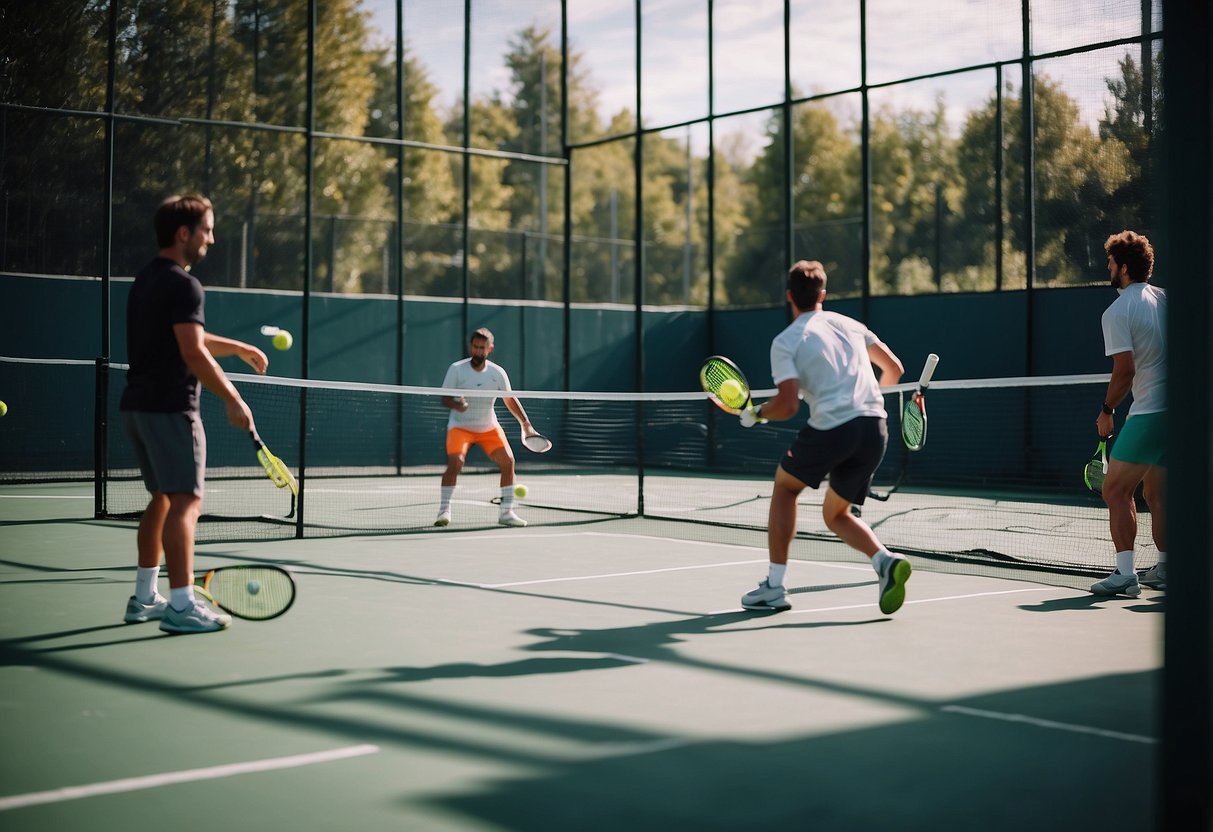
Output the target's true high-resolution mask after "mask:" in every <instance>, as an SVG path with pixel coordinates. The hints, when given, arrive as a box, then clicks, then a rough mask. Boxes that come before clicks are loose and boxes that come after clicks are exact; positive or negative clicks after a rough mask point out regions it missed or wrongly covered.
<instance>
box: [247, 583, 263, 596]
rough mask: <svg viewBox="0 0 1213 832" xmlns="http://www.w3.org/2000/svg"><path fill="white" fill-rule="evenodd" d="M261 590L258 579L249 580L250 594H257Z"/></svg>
mask: <svg viewBox="0 0 1213 832" xmlns="http://www.w3.org/2000/svg"><path fill="white" fill-rule="evenodd" d="M260 591H261V584H259V583H257V582H256V581H249V582H248V594H249V595H256V594H257V593H258V592H260Z"/></svg>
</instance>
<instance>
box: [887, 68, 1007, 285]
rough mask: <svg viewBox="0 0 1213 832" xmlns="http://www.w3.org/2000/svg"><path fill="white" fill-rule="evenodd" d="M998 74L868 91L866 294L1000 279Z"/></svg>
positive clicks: (976, 74) (989, 72) (990, 282)
mask: <svg viewBox="0 0 1213 832" xmlns="http://www.w3.org/2000/svg"><path fill="white" fill-rule="evenodd" d="M996 83H997V80H996V75H995V72H994V70H980V71H977V72H969V73H965V74H962V75H947V76H943V77H940V78H933V79H926V80H923V81H915V82H911V83H908V84H898V85H896V86H892V87H882V88H879V89H875V90H873V91H872V92H871V94H870V97H869V103H870V113H871V158H872V191H871V192H872V269H871V274H872V294H874V295H875V294H895V295H916V294H929V293H932V292H956V291H990V290H993V289H994V288H995V287H996V285H997V275H996V273H995V269H996V265H997V264H996V258H995V256H994V253H995V251H996V248H997V246H996V218H997V214H996V209H995V205H996V203H995V194H996V189H995V188H994V187H993V182H994V177H995V176H996V150H997V144H996V142H997V133H996V131H994V130H993V129H992V126H993V124H994V118H995V117H996V113H997V100H996V92H997V88H996Z"/></svg>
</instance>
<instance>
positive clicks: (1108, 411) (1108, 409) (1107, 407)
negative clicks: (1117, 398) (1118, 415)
mask: <svg viewBox="0 0 1213 832" xmlns="http://www.w3.org/2000/svg"><path fill="white" fill-rule="evenodd" d="M1103 412H1104V413H1106V414H1108V415H1109V416H1111V415H1112V414H1113V413H1115V412H1116V410H1115V409H1114V408H1113V407H1112V406H1111V405H1110V404H1108V403H1107V402H1104V403H1103Z"/></svg>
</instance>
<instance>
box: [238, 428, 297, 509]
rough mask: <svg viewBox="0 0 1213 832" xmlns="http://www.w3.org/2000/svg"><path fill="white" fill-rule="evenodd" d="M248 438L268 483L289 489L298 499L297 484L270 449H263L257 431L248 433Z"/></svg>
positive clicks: (293, 476)
mask: <svg viewBox="0 0 1213 832" xmlns="http://www.w3.org/2000/svg"><path fill="white" fill-rule="evenodd" d="M249 436H250V437H252V439H253V447H254V448H256V449H257V461H258V462H260V463H261V467H262V468H264V469H265V474H266V476H268V477H269V478H270V482H272V483H273V484H274V485H276V486H278V487H279V488H289V489H290V490H291V494H293V495H295V496H296V497H298V496H299V483H298V482H297V481H296V480H295V475H294V474H292V473H291V469H290V468H287V467H286V464H285V463H283V461H282V460H281V459H279V458H278V457H276V456H274V455H273V454H272V453H270V449H269V448H267V447H265V443H264V442H262V441H261V437H260V436H258V435H257V431H255V430H251V431H249Z"/></svg>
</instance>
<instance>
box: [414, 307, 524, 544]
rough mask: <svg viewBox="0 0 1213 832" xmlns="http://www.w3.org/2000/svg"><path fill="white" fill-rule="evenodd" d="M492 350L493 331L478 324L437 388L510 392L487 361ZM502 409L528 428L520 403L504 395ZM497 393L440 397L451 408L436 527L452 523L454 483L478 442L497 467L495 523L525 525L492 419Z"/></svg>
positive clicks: (510, 457)
mask: <svg viewBox="0 0 1213 832" xmlns="http://www.w3.org/2000/svg"><path fill="white" fill-rule="evenodd" d="M492 351H493V333H492V332H490V331H489V330H487V329H485V328H483V327H481V328H480V329H478V330H476V331H475V332H473V333H472V337H471V350H470V352H471V356H470V357H469V358H465V359H463V360H462V361H456V362H455V363H454V364H452V365H451V366H450V367H449V368H448V369H447V371H446V378H445V379H443V382H442V386H443V387H444V388H446V389H448V390H500V391H502V392H504V393H508V392H509V391H510V377H509V376H508V375H506V372H505V370H503V369H502V368H501V366H500V365H498V364H494V363H493V362H492V361H489V353H491V352H492ZM502 401H504V402H505V406H506V408H508V409H509V411H510V413H512V414H514V418H515V419H517V420H518V423H519V424H520V425H522V429H523V431H524V432H531V431H532V430H533V428H532V427H531V420H530V419H528V418H527V415H526V411H525V410H523V408H522V403H521V402H519V401H518V399H516V398H514V397H513V396H503V397H502ZM496 402H497V397H496V396H473V397H471V398H470V399H469V398H466V397H464V396H443V397H442V404H443V406H445V407H447V408H449V409H450V411H451V415H450V417H449V418H448V420H447V430H446V471H444V472H443V474H442V496H441V498H440V500H439V503H438V519H436V520H435V521H434V525H435V526H448V525H450V523H451V498H452V497H453V496H454V494H455V483H456V482H457V480H458V479H459V472H460V471H462V470H463V463H464V462H465V461H466V460H467V454H468V451H469V450H470V449H471V447H472V446H473V445H479V446H480V447H481V449H482V450H483V451H484V452H485V453H486V454H488V457H489V459H491V460H493V462H495V463H497V467H498V468H500V469H501V514H500V515H499V516H498V518H497V522H498V523H500V524H501V525H503V526H525V525H526V521H525V520H523V519H522V518H521V517H519V516H518V515H517V514H515V513H514V452H513V451H512V450H510V443H509V442H507V441H506V439H505V431H503V430H502V429H501V424H500V423H499V422H498V421H497V413H496V410H495V408H494V405H495V404H496Z"/></svg>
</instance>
